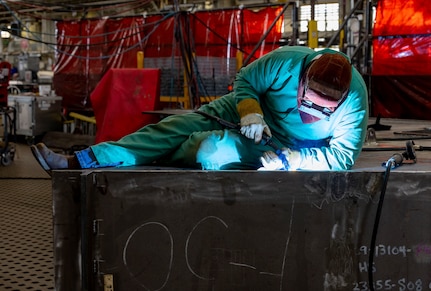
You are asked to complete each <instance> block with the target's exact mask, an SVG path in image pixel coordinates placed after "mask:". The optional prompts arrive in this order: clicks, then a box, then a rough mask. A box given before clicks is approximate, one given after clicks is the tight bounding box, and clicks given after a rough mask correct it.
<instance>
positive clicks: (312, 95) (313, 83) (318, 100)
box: [298, 53, 352, 120]
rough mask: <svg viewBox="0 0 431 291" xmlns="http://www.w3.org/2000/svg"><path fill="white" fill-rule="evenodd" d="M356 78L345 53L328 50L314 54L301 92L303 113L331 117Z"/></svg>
mask: <svg viewBox="0 0 431 291" xmlns="http://www.w3.org/2000/svg"><path fill="white" fill-rule="evenodd" d="M351 80H352V66H351V64H350V63H349V60H348V59H347V58H346V57H345V56H343V55H341V54H337V53H335V54H331V53H325V54H321V55H318V56H317V57H316V58H314V59H313V60H312V61H311V63H310V65H309V66H308V68H307V69H306V71H305V73H304V75H303V77H302V80H301V83H302V86H300V87H301V88H302V94H301V95H298V99H299V100H298V103H299V110H300V113H306V114H310V115H313V116H315V117H317V118H319V119H326V120H329V117H330V115H331V114H332V113H333V112H334V111H335V109H336V108H337V107H338V106H339V105H340V104H341V103H342V102H343V101H344V99H345V98H346V97H347V95H348V93H349V88H350V82H351Z"/></svg>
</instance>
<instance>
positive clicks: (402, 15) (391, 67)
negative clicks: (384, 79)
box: [373, 0, 431, 75]
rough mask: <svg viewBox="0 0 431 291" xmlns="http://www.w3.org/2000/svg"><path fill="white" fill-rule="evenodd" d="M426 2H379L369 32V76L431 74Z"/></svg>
mask: <svg viewBox="0 0 431 291" xmlns="http://www.w3.org/2000/svg"><path fill="white" fill-rule="evenodd" d="M429 4H430V2H429V0H381V1H379V2H378V6H377V13H376V20H375V26H374V31H373V75H430V74H431V6H430V5H429Z"/></svg>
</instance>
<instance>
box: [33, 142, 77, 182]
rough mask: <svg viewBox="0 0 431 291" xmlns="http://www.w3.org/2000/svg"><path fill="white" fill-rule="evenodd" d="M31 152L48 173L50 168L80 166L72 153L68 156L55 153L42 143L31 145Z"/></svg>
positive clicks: (75, 167) (74, 167) (73, 167)
mask: <svg viewBox="0 0 431 291" xmlns="http://www.w3.org/2000/svg"><path fill="white" fill-rule="evenodd" d="M31 152H32V153H33V156H34V157H35V158H36V160H37V161H38V162H39V164H40V165H41V166H42V168H43V169H44V170H45V171H46V172H47V173H48V174H50V175H51V170H56V169H80V168H81V167H80V165H79V162H78V159H77V158H76V157H75V156H74V155H72V156H69V155H62V154H58V153H55V152H53V151H52V150H50V149H49V148H48V147H47V146H46V145H45V144H43V143H38V144H36V145H32V146H31Z"/></svg>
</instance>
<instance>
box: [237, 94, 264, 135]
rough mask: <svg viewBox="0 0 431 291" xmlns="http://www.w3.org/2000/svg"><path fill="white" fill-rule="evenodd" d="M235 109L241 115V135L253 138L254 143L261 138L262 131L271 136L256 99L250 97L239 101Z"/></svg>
mask: <svg viewBox="0 0 431 291" xmlns="http://www.w3.org/2000/svg"><path fill="white" fill-rule="evenodd" d="M237 110H238V113H239V116H240V117H241V121H240V123H241V129H240V131H241V133H242V134H243V135H245V136H246V137H248V138H250V139H254V141H255V143H259V142H260V141H261V140H262V135H263V133H265V134H266V135H268V136H269V137H271V136H272V134H271V130H270V129H269V127H268V125H267V124H266V122H265V120H264V119H263V113H262V109H261V108H260V105H259V103H258V102H257V101H256V100H254V99H251V98H250V99H244V100H242V101H240V102H239V103H238V105H237Z"/></svg>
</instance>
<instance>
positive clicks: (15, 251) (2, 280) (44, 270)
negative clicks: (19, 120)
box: [0, 144, 54, 291]
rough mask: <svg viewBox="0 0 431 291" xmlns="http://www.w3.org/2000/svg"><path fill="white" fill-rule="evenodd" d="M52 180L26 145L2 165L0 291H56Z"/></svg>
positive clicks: (0, 183) (0, 173)
mask: <svg viewBox="0 0 431 291" xmlns="http://www.w3.org/2000/svg"><path fill="white" fill-rule="evenodd" d="M51 192H52V191H51V179H50V177H49V176H48V175H47V174H46V173H45V172H44V171H43V170H42V169H41V168H40V166H39V165H38V164H37V163H36V161H35V160H34V159H33V156H32V155H31V152H30V148H29V146H28V145H26V144H16V156H15V158H14V161H13V162H12V163H11V164H10V165H8V166H2V165H0V201H2V203H0V225H1V232H0V290H1V291H7V290H13V291H22V290H40V291H45V290H54V264H53V250H52V246H53V244H52V241H53V239H52V238H53V235H52V199H51Z"/></svg>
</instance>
